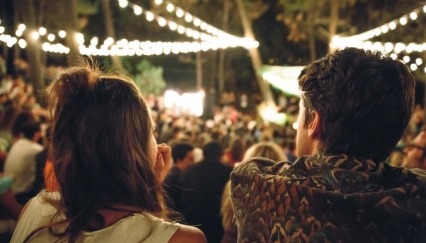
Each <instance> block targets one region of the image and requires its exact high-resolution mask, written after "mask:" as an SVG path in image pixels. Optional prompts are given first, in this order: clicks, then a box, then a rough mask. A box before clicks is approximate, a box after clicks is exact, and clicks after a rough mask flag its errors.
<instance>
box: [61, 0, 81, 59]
mask: <svg viewBox="0 0 426 243" xmlns="http://www.w3.org/2000/svg"><path fill="white" fill-rule="evenodd" d="M60 1H61V5H62V6H63V8H62V9H63V15H64V18H65V19H67V21H65V22H64V23H63V24H64V28H65V31H66V32H67V36H66V37H65V42H66V45H67V46H68V47H69V48H70V52H69V53H68V56H67V62H68V65H75V64H79V63H80V61H81V55H80V51H79V48H78V42H77V30H78V13H77V1H70V0H60Z"/></svg>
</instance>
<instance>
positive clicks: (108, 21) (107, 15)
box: [101, 0, 124, 71]
mask: <svg viewBox="0 0 426 243" xmlns="http://www.w3.org/2000/svg"><path fill="white" fill-rule="evenodd" d="M101 2H102V10H103V14H104V22H105V32H106V34H107V36H108V37H111V38H113V39H114V40H115V28H114V24H113V23H112V12H111V6H110V0H102V1H101ZM111 61H112V67H113V68H114V69H115V70H118V71H123V70H124V69H123V65H122V64H121V59H120V57H119V56H111Z"/></svg>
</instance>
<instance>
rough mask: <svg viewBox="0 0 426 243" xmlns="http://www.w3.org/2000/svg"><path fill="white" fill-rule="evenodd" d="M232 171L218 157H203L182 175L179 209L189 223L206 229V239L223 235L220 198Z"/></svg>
mask: <svg viewBox="0 0 426 243" xmlns="http://www.w3.org/2000/svg"><path fill="white" fill-rule="evenodd" d="M231 171H232V167H230V166H227V165H224V164H222V163H221V162H219V161H215V160H204V161H201V162H199V163H197V164H195V165H193V166H192V167H190V168H188V169H187V170H186V171H185V172H184V173H183V175H182V180H181V186H182V192H181V203H180V207H181V211H182V213H183V215H184V217H185V219H186V222H187V223H188V224H191V225H196V226H197V227H198V228H200V229H201V230H202V231H203V232H204V233H205V235H206V237H207V239H208V242H212V243H214V242H220V240H221V239H222V234H223V228H222V224H221V218H220V202H221V196H222V192H223V188H224V186H225V184H226V182H227V181H228V180H229V175H230V173H231ZM198 225H199V226H198Z"/></svg>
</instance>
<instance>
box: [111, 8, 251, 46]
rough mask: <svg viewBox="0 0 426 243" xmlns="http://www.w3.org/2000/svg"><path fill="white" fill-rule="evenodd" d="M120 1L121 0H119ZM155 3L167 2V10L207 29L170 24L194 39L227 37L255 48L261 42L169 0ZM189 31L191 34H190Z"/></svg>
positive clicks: (198, 26) (209, 39) (231, 40)
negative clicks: (230, 32)
mask: <svg viewBox="0 0 426 243" xmlns="http://www.w3.org/2000/svg"><path fill="white" fill-rule="evenodd" d="M119 1H120V0H119ZM155 4H157V5H162V4H166V10H167V11H168V12H170V13H173V12H174V13H175V15H176V16H177V17H178V18H184V20H185V22H187V23H191V24H192V25H193V26H194V27H196V28H200V29H201V30H202V31H206V32H207V33H202V32H200V31H197V30H194V29H191V28H188V27H185V26H182V25H180V26H177V28H174V26H173V27H170V25H169V24H167V25H169V28H170V29H171V30H173V31H174V30H176V31H177V32H178V33H179V34H182V35H183V34H186V35H187V36H188V37H191V38H194V39H200V40H202V41H213V40H214V39H217V38H220V39H227V41H228V42H236V43H244V45H245V46H242V45H238V44H237V46H242V47H245V48H255V47H257V46H259V43H258V42H257V41H255V40H251V39H248V38H244V37H237V36H234V35H231V34H229V33H226V32H224V31H222V30H219V29H217V28H216V27H214V26H212V25H210V24H208V23H206V22H204V21H202V20H201V19H200V18H197V17H195V16H193V15H192V14H191V13H189V12H186V11H184V10H183V9H182V8H179V7H177V6H176V5H174V4H172V3H170V2H168V1H162V0H156V1H155ZM129 5H135V4H133V3H129ZM151 18H152V19H154V18H157V19H158V18H160V17H156V16H152V17H150V19H151ZM166 21H167V23H170V22H173V23H174V21H172V20H166ZM157 22H158V24H159V25H160V22H159V21H157ZM160 26H161V27H163V26H165V25H164V24H163V22H161V25H160ZM188 33H189V34H188Z"/></svg>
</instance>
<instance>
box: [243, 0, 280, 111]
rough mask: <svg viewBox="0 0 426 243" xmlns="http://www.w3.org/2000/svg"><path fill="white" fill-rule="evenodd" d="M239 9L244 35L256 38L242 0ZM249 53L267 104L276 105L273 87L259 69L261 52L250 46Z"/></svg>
mask: <svg viewBox="0 0 426 243" xmlns="http://www.w3.org/2000/svg"><path fill="white" fill-rule="evenodd" d="M236 2H237V6H238V10H239V13H240V18H241V23H242V25H243V29H244V36H245V37H247V38H251V39H253V40H254V39H255V38H254V34H253V28H252V26H251V23H250V21H249V19H248V17H247V15H246V12H245V8H244V4H243V2H242V0H236ZM249 54H250V57H251V62H252V65H253V68H254V72H255V75H256V79H257V82H258V84H259V88H260V92H261V94H262V96H263V99H264V102H265V104H266V105H267V106H273V107H275V106H276V105H275V101H274V99H273V97H272V92H271V89H270V88H269V85H268V84H267V83H266V81H265V80H264V79H263V77H262V76H261V75H260V74H259V70H260V68H261V67H262V60H261V58H260V53H259V50H258V49H257V48H250V49H249Z"/></svg>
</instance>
